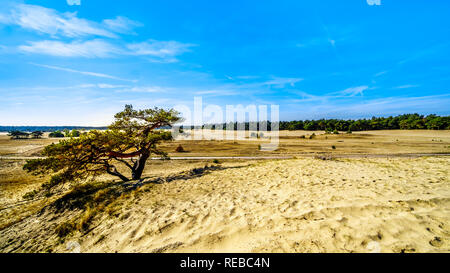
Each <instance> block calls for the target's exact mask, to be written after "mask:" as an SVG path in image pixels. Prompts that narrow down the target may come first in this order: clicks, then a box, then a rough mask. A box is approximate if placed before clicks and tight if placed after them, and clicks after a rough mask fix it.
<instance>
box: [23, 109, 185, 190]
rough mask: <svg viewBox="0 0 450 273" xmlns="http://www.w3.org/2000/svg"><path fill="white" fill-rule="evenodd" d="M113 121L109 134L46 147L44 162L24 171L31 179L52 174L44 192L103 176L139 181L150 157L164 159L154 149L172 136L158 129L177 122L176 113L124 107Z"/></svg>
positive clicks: (32, 163) (35, 162) (84, 136)
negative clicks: (123, 169) (121, 168)
mask: <svg viewBox="0 0 450 273" xmlns="http://www.w3.org/2000/svg"><path fill="white" fill-rule="evenodd" d="M115 118H116V120H115V122H114V123H113V124H112V125H111V126H110V129H109V130H106V131H97V130H93V131H90V132H88V133H86V134H80V135H79V137H77V138H75V137H72V138H70V139H65V140H61V141H60V142H59V143H57V144H51V145H49V146H47V147H45V149H44V151H43V153H42V154H43V156H45V157H46V158H45V159H33V160H29V161H27V163H26V164H25V165H24V170H26V171H28V172H30V173H32V174H34V175H45V174H52V175H53V176H52V177H51V179H50V181H48V182H47V183H45V184H44V185H43V188H44V189H46V190H50V189H52V188H54V187H55V186H57V185H60V184H63V183H66V182H69V181H71V182H76V181H80V180H84V179H86V178H88V177H95V176H98V175H101V174H105V173H107V174H110V175H113V176H116V177H119V178H120V179H122V180H123V181H129V180H138V179H140V178H141V176H142V172H143V170H144V167H145V163H146V161H147V160H148V159H149V158H150V155H151V154H157V155H160V156H162V157H167V155H166V153H164V152H163V151H162V150H160V149H158V148H157V145H158V144H159V143H160V142H162V141H169V140H172V135H171V133H170V132H169V131H165V130H158V128H160V127H164V126H170V125H172V123H174V122H177V121H178V120H180V118H179V117H178V113H177V112H175V111H174V110H169V111H166V110H163V109H158V108H155V109H147V110H139V111H137V110H134V109H133V108H132V106H129V105H127V106H126V107H125V110H124V111H123V112H120V113H118V114H117V115H116V116H115ZM72 133H73V131H72ZM127 159H129V160H127ZM118 164H121V165H124V166H125V167H128V168H129V169H130V171H131V174H132V176H131V178H130V177H127V176H125V175H123V174H122V173H120V172H119V171H118V168H117V166H118Z"/></svg>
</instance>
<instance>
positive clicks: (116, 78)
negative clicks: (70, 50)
mask: <svg viewBox="0 0 450 273" xmlns="http://www.w3.org/2000/svg"><path fill="white" fill-rule="evenodd" d="M30 64H32V65H35V66H39V67H44V68H48V69H53V70H59V71H65V72H70V73H77V74H82V75H87V76H93V77H98V78H106V79H112V80H118V81H127V82H137V80H129V79H123V78H119V77H115V76H111V75H108V74H103V73H96V72H89V71H80V70H75V69H71V68H64V67H59V66H52V65H45V64H35V63H30Z"/></svg>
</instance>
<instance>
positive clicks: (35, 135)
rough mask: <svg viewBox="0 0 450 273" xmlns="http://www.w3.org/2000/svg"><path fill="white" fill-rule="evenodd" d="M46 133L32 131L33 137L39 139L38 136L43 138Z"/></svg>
mask: <svg viewBox="0 0 450 273" xmlns="http://www.w3.org/2000/svg"><path fill="white" fill-rule="evenodd" d="M43 135H44V132H41V131H34V132H32V133H31V137H32V138H35V139H38V138H42V136H43Z"/></svg>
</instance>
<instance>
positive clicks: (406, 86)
mask: <svg viewBox="0 0 450 273" xmlns="http://www.w3.org/2000/svg"><path fill="white" fill-rule="evenodd" d="M419 86H420V85H417V84H406V85H401V86H397V87H395V88H394V89H407V88H415V87H419Z"/></svg>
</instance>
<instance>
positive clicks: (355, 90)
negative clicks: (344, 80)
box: [338, 85, 369, 97]
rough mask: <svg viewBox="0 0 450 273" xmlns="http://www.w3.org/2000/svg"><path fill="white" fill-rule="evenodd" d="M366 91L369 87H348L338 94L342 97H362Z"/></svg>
mask: <svg viewBox="0 0 450 273" xmlns="http://www.w3.org/2000/svg"><path fill="white" fill-rule="evenodd" d="M367 89H369V87H368V86H367V85H363V86H357V87H350V88H347V89H345V90H343V91H340V92H338V93H339V94H341V95H344V96H350V97H353V96H356V95H361V96H362V95H364V91H366V90H367Z"/></svg>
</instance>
